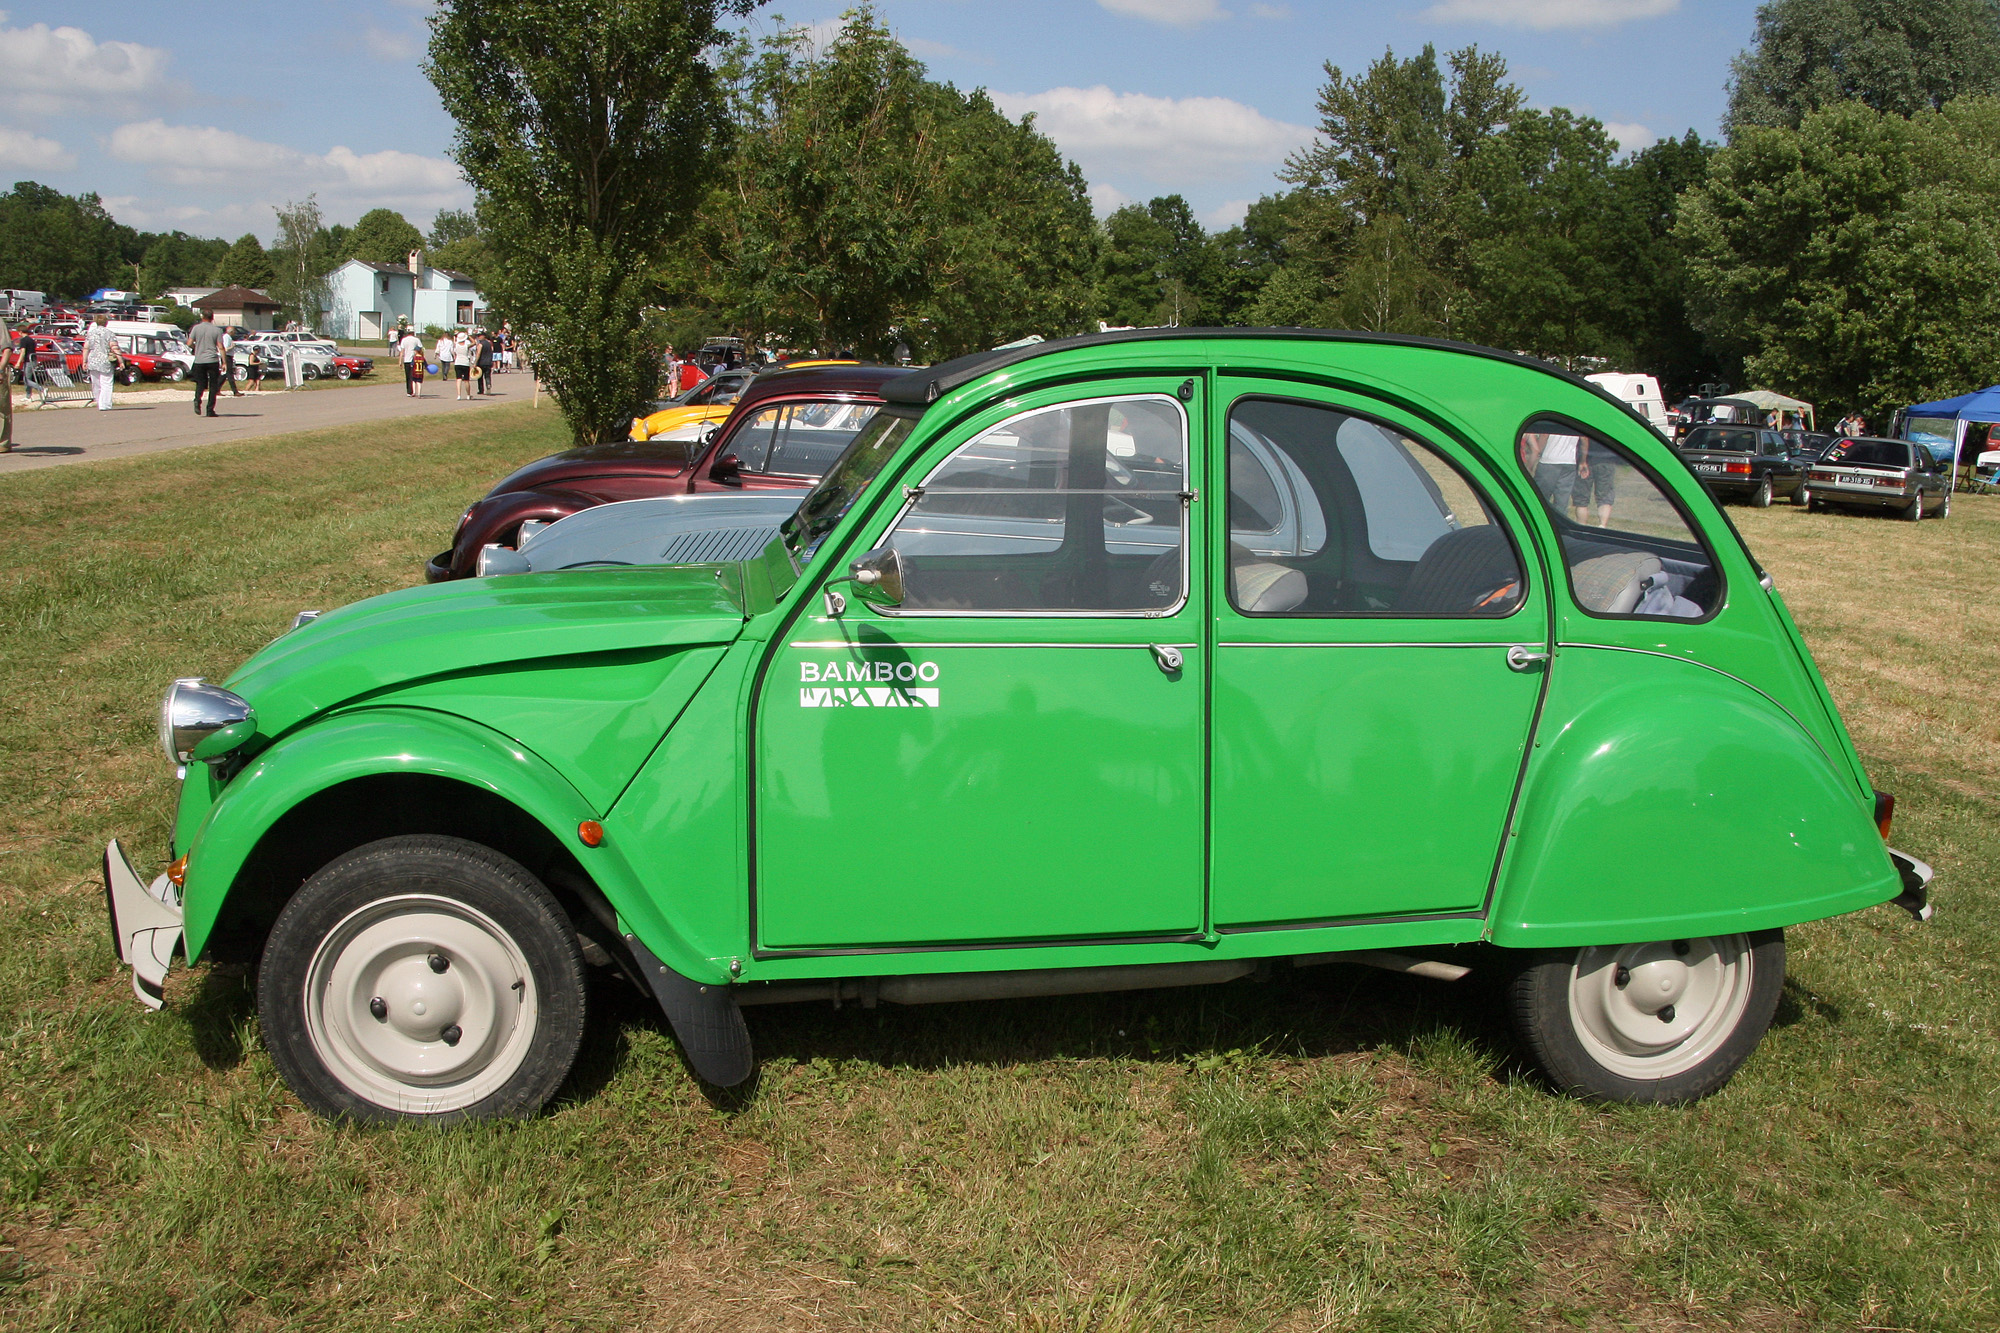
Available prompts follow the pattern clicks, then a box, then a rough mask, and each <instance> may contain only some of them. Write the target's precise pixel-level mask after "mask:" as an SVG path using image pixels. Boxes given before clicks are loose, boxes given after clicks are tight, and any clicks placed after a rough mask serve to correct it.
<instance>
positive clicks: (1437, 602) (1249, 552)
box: [1228, 398, 1522, 617]
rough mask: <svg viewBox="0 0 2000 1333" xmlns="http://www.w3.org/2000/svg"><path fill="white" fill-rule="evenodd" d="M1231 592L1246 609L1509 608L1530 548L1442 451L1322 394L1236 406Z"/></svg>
mask: <svg viewBox="0 0 2000 1333" xmlns="http://www.w3.org/2000/svg"><path fill="white" fill-rule="evenodd" d="M1229 557H1230V558H1229V579H1228V589H1229V600H1230V604H1231V605H1232V606H1234V607H1235V608H1236V609H1237V610H1238V611H1241V612H1243V613H1244V614H1246V615H1320V616H1340V615H1414V616H1430V617H1449V616H1504V615H1507V614H1508V613H1510V612H1512V611H1513V610H1514V609H1515V608H1516V607H1518V606H1519V605H1520V604H1521V596H1522V575H1521V562H1520V557H1519V556H1518V554H1517V553H1516V551H1515V548H1514V544H1513V542H1512V541H1511V540H1510V539H1509V538H1508V536H1507V533H1506V531H1505V530H1504V529H1503V528H1502V527H1501V526H1500V524H1499V523H1498V521H1497V519H1496V518H1495V516H1494V513H1493V510H1492V509H1491V508H1490V507H1489V506H1488V505H1487V504H1486V502H1485V501H1484V500H1483V499H1482V498H1481V497H1480V495H1479V493H1478V492H1477V491H1476V490H1474V489H1473V486H1472V484H1471V482H1470V481H1469V480H1468V479H1467V478H1466V477H1465V476H1464V475H1463V474H1462V473H1460V472H1459V471H1458V469H1457V468H1456V467H1455V466H1454V465H1453V464H1452V463H1451V462H1450V461H1448V460H1447V459H1446V458H1445V457H1444V456H1443V455H1442V454H1440V453H1438V452H1437V451H1436V450H1435V449H1433V448H1431V447H1430V446H1429V445H1427V444H1424V443H1423V442H1422V441H1420V440H1416V439H1413V438H1411V437H1410V436H1408V435H1405V434H1403V433H1402V432H1401V431H1398V430H1396V429H1394V428H1392V427H1390V426H1386V425H1383V424H1381V423H1379V422H1375V421H1370V420H1368V419H1366V418H1364V417H1358V416H1355V415H1353V414H1352V413H1349V412H1343V411H1339V410H1338V409H1335V408H1331V407H1325V406H1322V405H1319V404H1315V403H1300V402H1292V401H1289V400H1285V399H1270V398H1247V399H1244V400H1242V401H1241V402H1238V403H1237V404H1236V405H1235V406H1234V407H1232V408H1231V409H1230V413H1229Z"/></svg>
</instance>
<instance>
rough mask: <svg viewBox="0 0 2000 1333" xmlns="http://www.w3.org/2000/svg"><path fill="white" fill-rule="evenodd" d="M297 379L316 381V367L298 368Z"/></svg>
mask: <svg viewBox="0 0 2000 1333" xmlns="http://www.w3.org/2000/svg"><path fill="white" fill-rule="evenodd" d="M299 378H301V379H308V380H316V379H318V378H319V368H318V367H316V366H301V367H299Z"/></svg>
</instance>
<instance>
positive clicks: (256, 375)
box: [243, 343, 264, 393]
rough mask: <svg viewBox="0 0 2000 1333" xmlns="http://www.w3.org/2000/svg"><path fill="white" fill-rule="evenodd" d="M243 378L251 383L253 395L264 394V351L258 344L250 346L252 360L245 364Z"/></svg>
mask: <svg viewBox="0 0 2000 1333" xmlns="http://www.w3.org/2000/svg"><path fill="white" fill-rule="evenodd" d="M243 378H244V379H245V380H247V381H248V382H249V384H250V392H251V393H262V392H264V349H263V348H261V347H259V346H258V345H257V344H256V343H251V344H250V359H249V360H248V361H246V362H244V364H243Z"/></svg>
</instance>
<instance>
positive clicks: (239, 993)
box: [177, 967, 256, 1070]
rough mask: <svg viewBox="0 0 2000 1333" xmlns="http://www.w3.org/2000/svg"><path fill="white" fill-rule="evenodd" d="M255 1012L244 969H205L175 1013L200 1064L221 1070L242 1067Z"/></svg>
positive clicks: (246, 973) (254, 1000) (246, 971)
mask: <svg viewBox="0 0 2000 1333" xmlns="http://www.w3.org/2000/svg"><path fill="white" fill-rule="evenodd" d="M255 1010H256V997H255V995H253V994H252V988H251V985H250V974H249V971H248V969H246V968H242V967H209V968H207V969H205V970H204V971H203V972H202V977H201V983H200V985H199V986H197V987H196V989H195V993H194V995H193V996H192V997H191V998H190V999H189V1000H188V1002H187V1003H186V1004H185V1005H183V1006H180V1007H179V1008H178V1010H177V1012H178V1013H179V1014H180V1016H181V1021H182V1022H184V1023H186V1024H187V1029H188V1038H189V1040H190V1041H191V1042H192V1043H193V1044H194V1051H195V1054H196V1055H197V1056H199V1057H200V1059H201V1062H202V1063H203V1064H204V1065H207V1066H208V1067H209V1068H210V1069H215V1070H222V1069H233V1068H235V1067H236V1066H237V1065H239V1064H241V1063H243V1053H244V1050H245V1048H246V1046H247V1039H248V1036H249V1032H250V1025H251V1024H252V1022H254V1021H255V1020H254V1019H253V1018H252V1017H251V1015H252V1014H253V1013H254V1012H255Z"/></svg>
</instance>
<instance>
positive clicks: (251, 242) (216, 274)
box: [208, 232, 277, 291]
mask: <svg viewBox="0 0 2000 1333" xmlns="http://www.w3.org/2000/svg"><path fill="white" fill-rule="evenodd" d="M276 276H277V274H276V272H275V270H273V269H272V267H271V257H270V255H268V254H266V253H265V252H264V244H263V242H261V241H259V240H258V239H257V238H256V236H255V235H253V234H251V233H249V232H245V233H244V234H243V235H241V236H239V237H237V238H236V243H235V244H234V245H232V246H230V247H229V249H228V250H227V251H226V252H225V253H224V254H223V256H222V258H221V260H219V261H218V262H217V263H216V266H215V268H214V269H213V270H212V271H211V272H210V273H209V275H208V280H209V282H210V284H212V285H213V286H216V287H228V286H232V285H233V286H238V287H251V288H255V289H256V290H258V291H263V290H265V289H266V288H268V287H269V286H270V285H271V283H272V281H273V280H274V279H275V278H276Z"/></svg>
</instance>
